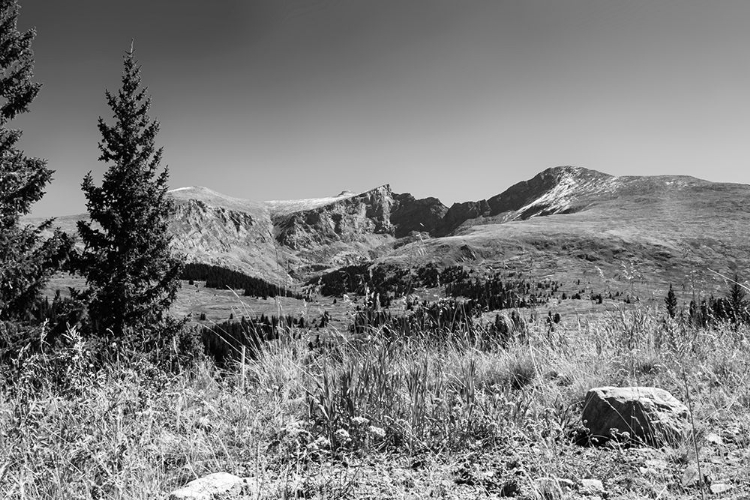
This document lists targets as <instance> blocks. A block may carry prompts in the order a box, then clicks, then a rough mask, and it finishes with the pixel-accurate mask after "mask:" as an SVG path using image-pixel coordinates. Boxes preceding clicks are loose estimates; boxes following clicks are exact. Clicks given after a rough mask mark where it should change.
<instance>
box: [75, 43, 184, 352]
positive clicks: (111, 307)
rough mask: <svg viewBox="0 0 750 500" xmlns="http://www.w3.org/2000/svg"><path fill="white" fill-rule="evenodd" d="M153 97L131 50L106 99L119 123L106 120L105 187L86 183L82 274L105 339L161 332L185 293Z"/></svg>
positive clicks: (93, 317) (94, 318)
mask: <svg viewBox="0 0 750 500" xmlns="http://www.w3.org/2000/svg"><path fill="white" fill-rule="evenodd" d="M146 90H147V89H146V88H142V87H141V76H140V66H139V65H138V64H137V63H136V61H135V59H134V55H133V47H132V45H131V47H130V50H129V51H128V52H127V53H126V54H125V57H124V71H123V74H122V87H121V88H120V90H119V91H118V92H117V94H111V93H110V92H109V91H107V92H106V97H107V103H108V104H109V107H110V108H111V109H112V112H113V118H114V124H113V125H108V124H107V123H105V121H104V120H103V119H102V118H101V117H100V118H99V124H98V126H99V132H101V135H102V140H101V142H100V143H99V150H100V151H101V156H100V157H99V160H100V161H102V162H105V163H107V164H108V165H109V166H108V168H107V170H106V172H105V173H104V176H103V180H102V185H101V187H98V186H95V185H94V181H93V179H92V176H91V172H89V173H88V174H87V175H86V177H85V178H84V180H83V184H82V188H83V192H84V194H85V195H86V199H87V203H86V206H87V208H88V211H89V215H90V217H91V222H86V221H80V222H79V223H78V233H79V235H80V237H81V239H82V240H83V243H84V245H85V249H84V252H83V254H82V257H81V268H82V272H83V274H84V275H85V276H86V280H87V284H88V286H89V288H88V289H87V290H86V291H85V292H84V294H83V296H84V298H85V299H86V300H87V302H88V304H89V306H88V309H89V319H90V322H91V326H92V327H93V329H94V331H95V332H96V333H98V334H100V335H106V334H107V333H108V332H111V334H113V335H115V336H118V337H119V336H123V335H128V334H129V332H132V331H133V330H134V329H146V330H150V329H151V328H152V327H157V326H158V325H160V324H161V323H162V322H163V320H164V319H165V318H164V313H165V312H166V310H167V309H168V308H169V306H170V305H171V304H172V302H173V301H174V299H175V297H176V294H177V288H178V287H179V276H180V272H181V268H182V265H181V263H180V261H178V260H177V259H175V258H174V257H172V256H171V255H170V249H169V244H170V241H171V236H170V234H169V232H168V225H169V219H170V216H171V214H172V212H173V210H174V205H173V202H172V200H171V199H170V198H169V197H168V196H167V182H168V179H169V170H168V168H164V169H163V170H162V171H161V173H159V172H158V170H159V168H160V163H161V158H162V149H161V148H158V149H157V148H156V146H155V138H156V134H157V133H158V131H159V123H158V122H157V121H156V120H152V119H151V118H150V117H149V116H148V111H149V108H150V105H151V99H150V98H149V97H147V95H146Z"/></svg>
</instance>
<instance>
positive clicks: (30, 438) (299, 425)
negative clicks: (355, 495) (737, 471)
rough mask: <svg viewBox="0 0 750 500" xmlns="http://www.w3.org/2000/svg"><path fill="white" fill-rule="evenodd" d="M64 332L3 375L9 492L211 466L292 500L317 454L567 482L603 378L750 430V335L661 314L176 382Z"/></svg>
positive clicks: (378, 341) (421, 341)
mask: <svg viewBox="0 0 750 500" xmlns="http://www.w3.org/2000/svg"><path fill="white" fill-rule="evenodd" d="M333 333H335V332H333ZM69 336H70V342H69V346H68V347H67V348H65V349H61V350H59V351H56V352H53V353H42V354H36V355H33V356H32V355H28V356H25V357H24V356H21V357H19V358H18V359H17V363H15V364H11V365H7V366H5V367H4V368H3V370H4V371H3V372H2V374H3V376H4V377H5V380H6V383H5V384H4V385H3V388H2V389H0V496H2V497H3V498H10V499H14V498H17V499H42V498H44V499H53V498H83V499H86V498H91V499H99V498H122V499H125V498H157V497H160V496H163V495H164V494H165V493H167V492H169V491H171V490H173V489H176V488H177V487H180V486H182V485H184V484H185V483H186V482H187V481H189V480H191V479H194V478H196V477H200V476H202V475H205V474H207V473H210V472H217V471H227V472H230V473H235V474H238V475H241V476H254V477H256V478H258V479H259V481H260V483H261V485H263V488H264V489H265V490H266V491H268V492H271V493H269V495H270V496H282V497H283V496H284V495H285V493H284V491H286V489H285V488H287V487H288V484H290V482H292V481H293V480H294V478H298V477H303V478H304V477H306V474H308V472H307V471H308V470H309V467H310V465H311V464H315V463H321V461H326V460H337V459H341V458H342V457H347V456H349V457H352V456H353V457H357V456H359V457H363V456H377V455H379V454H383V453H386V452H387V453H397V454H405V455H423V454H428V455H431V456H442V457H450V456H454V455H458V454H461V453H465V452H468V451H472V452H473V451H481V450H493V449H500V448H502V449H506V448H507V449H515V447H517V446H519V445H520V444H529V443H536V444H537V446H536V447H533V448H528V447H527V448H528V449H529V450H532V451H529V452H528V453H535V454H536V455H535V460H537V461H538V463H539V464H540V465H539V467H542V468H543V469H544V471H545V474H547V475H555V474H557V477H565V474H566V473H570V471H569V470H567V471H566V470H562V468H564V467H566V466H565V465H564V464H562V463H560V462H559V459H558V458H556V457H558V456H559V453H558V452H557V451H559V449H560V447H565V446H573V445H571V444H570V443H571V441H572V439H573V437H574V436H575V435H576V432H577V431H578V430H579V429H580V426H581V422H580V405H581V403H582V402H583V400H584V397H585V395H586V392H587V391H588V390H589V389H590V388H591V387H594V386H599V385H653V386H658V387H662V388H665V389H667V390H669V391H670V392H672V394H674V395H675V396H677V397H680V398H681V399H684V392H685V387H687V388H688V390H689V391H690V396H691V401H692V406H693V413H694V418H695V421H696V426H697V427H698V428H699V429H704V428H708V427H711V426H717V425H720V424H722V422H729V421H730V420H731V422H732V425H734V426H735V427H737V426H739V427H738V428H739V429H741V430H743V429H744V431H750V424H748V422H750V343H749V342H748V331H747V329H746V328H745V327H741V328H735V327H734V326H732V325H726V326H720V327H718V328H714V329H711V330H706V329H695V328H693V327H691V326H689V325H686V324H680V323H679V322H675V321H673V320H665V319H664V318H663V317H662V314H661V313H660V312H659V311H656V310H648V309H638V308H633V309H623V310H621V311H618V312H617V313H612V314H610V315H608V316H605V317H602V318H599V319H596V320H593V319H592V320H590V321H583V322H581V323H578V322H576V323H575V324H570V325H568V326H567V327H566V326H565V322H563V323H562V324H561V325H559V327H558V328H557V329H556V331H555V335H554V336H553V335H549V332H548V329H547V325H544V324H541V323H537V324H535V323H529V334H528V338H527V339H525V341H524V342H521V341H518V340H516V341H512V342H510V344H508V345H505V343H504V342H496V343H494V344H493V343H492V342H487V341H486V340H485V341H483V342H482V343H476V342H473V341H472V340H471V337H468V336H461V335H460V334H456V335H453V336H447V337H445V336H444V337H442V338H441V339H439V340H437V339H436V338H433V337H430V336H428V335H424V336H412V337H409V338H393V337H389V336H386V335H380V334H378V333H377V332H375V333H374V334H373V335H371V336H370V337H369V338H368V339H367V340H353V339H351V340H346V338H348V337H345V336H336V337H337V338H343V339H344V340H342V341H341V342H337V343H336V344H335V345H331V346H327V347H323V348H310V347H309V346H308V342H307V339H294V338H293V336H291V335H281V336H280V338H279V340H276V341H273V342H270V343H269V344H268V345H267V346H265V348H264V349H263V351H262V352H261V353H260V354H259V356H258V359H256V360H253V361H250V362H248V364H247V365H246V366H245V367H244V368H245V369H244V374H245V378H244V384H241V383H240V373H241V371H240V370H239V369H236V370H234V369H233V370H230V371H229V372H226V371H224V372H220V371H218V370H217V369H216V368H214V367H213V365H212V364H211V363H210V362H209V361H208V360H203V361H200V362H198V363H196V364H195V366H194V367H193V368H192V369H190V370H187V371H185V372H183V373H181V374H178V375H167V374H165V373H164V372H162V371H160V370H158V369H156V368H155V367H153V366H151V365H150V364H149V363H148V362H147V361H144V360H140V361H127V362H126V361H121V362H119V363H117V364H113V365H108V366H105V367H103V368H95V367H94V364H93V363H90V362H89V359H90V357H91V356H93V353H91V352H89V351H88V349H89V348H88V346H87V344H86V343H85V342H84V341H83V340H82V339H80V338H78V337H76V335H75V332H69ZM743 426H744V427H743ZM699 435H700V433H699ZM742 435H743V434H742V433H741V432H738V439H742V438H741V436H742ZM745 435H746V434H745ZM747 444H750V443H747ZM535 470H536V469H535ZM534 474H535V472H533V471H531V470H528V471H526V473H525V475H523V476H521V480H522V481H525V482H526V483H528V484H532V482H533V480H534V479H535V477H534ZM350 479H351V478H350ZM348 480H349V479H347V480H346V481H348ZM346 481H343V482H342V483H341V484H340V490H337V491H339V493H341V492H342V491H344V490H346V488H347V487H348V486H347V483H346ZM319 486H320V485H319ZM321 487H322V486H321ZM329 493H330V495H334V493H331V492H329Z"/></svg>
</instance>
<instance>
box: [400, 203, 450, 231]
mask: <svg viewBox="0 0 750 500" xmlns="http://www.w3.org/2000/svg"><path fill="white" fill-rule="evenodd" d="M393 202H394V203H393V209H392V210H391V224H393V225H394V226H395V228H396V233H395V235H396V238H403V237H404V236H408V235H409V234H411V233H412V232H414V231H416V232H428V233H432V232H433V231H435V229H436V228H437V227H438V226H439V225H440V223H441V221H442V220H443V217H445V214H446V212H448V207H446V206H445V205H443V204H442V203H441V202H440V200H438V199H437V198H432V197H430V198H423V199H421V200H418V199H416V198H414V196H412V195H411V194H409V193H404V194H394V195H393Z"/></svg>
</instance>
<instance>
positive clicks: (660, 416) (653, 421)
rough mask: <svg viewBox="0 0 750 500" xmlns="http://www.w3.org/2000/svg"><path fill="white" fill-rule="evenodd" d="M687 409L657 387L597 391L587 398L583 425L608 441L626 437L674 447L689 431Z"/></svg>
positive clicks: (606, 388)
mask: <svg viewBox="0 0 750 500" xmlns="http://www.w3.org/2000/svg"><path fill="white" fill-rule="evenodd" d="M688 416H689V414H688V409H687V407H686V406H685V405H683V404H682V403H681V402H680V401H678V400H677V398H675V397H674V396H672V395H671V394H670V393H669V392H667V391H665V390H664V389H659V388H656V387H597V388H595V389H591V390H590V391H589V392H588V394H587V395H586V403H585V406H584V409H583V416H582V419H583V422H584V425H585V426H586V427H587V428H588V429H589V431H591V434H592V436H593V437H595V438H598V439H600V440H607V439H610V438H612V437H615V435H613V433H612V431H613V430H614V431H615V434H622V433H626V432H627V433H628V434H629V435H630V436H631V437H633V438H638V439H640V440H642V441H644V442H646V443H647V444H650V445H652V446H663V445H666V444H675V443H677V442H678V441H679V440H681V439H682V438H683V437H684V436H686V435H687V434H688V433H689V431H690V426H689V424H688Z"/></svg>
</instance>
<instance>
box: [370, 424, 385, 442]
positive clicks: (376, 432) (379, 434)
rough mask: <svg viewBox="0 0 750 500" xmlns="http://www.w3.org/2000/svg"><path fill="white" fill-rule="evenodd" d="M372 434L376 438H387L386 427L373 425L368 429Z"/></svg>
mask: <svg viewBox="0 0 750 500" xmlns="http://www.w3.org/2000/svg"><path fill="white" fill-rule="evenodd" d="M368 431H369V432H370V435H372V437H374V438H376V439H385V429H383V428H382V427H375V426H374V425H371V426H370V427H369V429H368Z"/></svg>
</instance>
